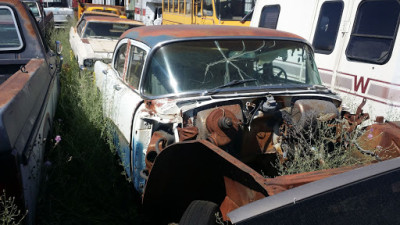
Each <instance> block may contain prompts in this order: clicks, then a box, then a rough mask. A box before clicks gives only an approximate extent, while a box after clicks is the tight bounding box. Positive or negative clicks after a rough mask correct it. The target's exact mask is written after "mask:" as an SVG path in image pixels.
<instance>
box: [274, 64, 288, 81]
mask: <svg viewBox="0 0 400 225" xmlns="http://www.w3.org/2000/svg"><path fill="white" fill-rule="evenodd" d="M272 72H273V75H274V78H281V76H282V74H283V75H284V76H285V80H287V74H286V71H285V70H284V69H282V67H279V66H272Z"/></svg>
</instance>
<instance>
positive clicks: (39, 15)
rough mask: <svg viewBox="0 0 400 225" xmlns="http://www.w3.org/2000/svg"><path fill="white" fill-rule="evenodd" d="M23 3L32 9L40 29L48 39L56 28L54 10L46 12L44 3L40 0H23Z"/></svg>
mask: <svg viewBox="0 0 400 225" xmlns="http://www.w3.org/2000/svg"><path fill="white" fill-rule="evenodd" d="M22 2H23V3H25V5H26V6H27V7H28V8H29V9H30V10H31V12H32V14H33V16H34V17H35V19H36V21H37V22H38V25H39V28H40V31H41V32H42V34H43V35H44V37H45V38H46V39H47V38H49V37H50V34H51V31H52V30H53V29H54V15H53V13H52V12H48V13H46V12H45V11H44V9H43V6H42V3H41V2H40V1H39V0H23V1H22Z"/></svg>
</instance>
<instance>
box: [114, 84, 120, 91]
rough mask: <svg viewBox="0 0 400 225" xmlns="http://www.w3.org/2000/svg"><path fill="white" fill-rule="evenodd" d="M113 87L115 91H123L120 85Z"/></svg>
mask: <svg viewBox="0 0 400 225" xmlns="http://www.w3.org/2000/svg"><path fill="white" fill-rule="evenodd" d="M113 87H114V89H115V90H117V91H119V90H121V86H120V85H119V84H114V86H113Z"/></svg>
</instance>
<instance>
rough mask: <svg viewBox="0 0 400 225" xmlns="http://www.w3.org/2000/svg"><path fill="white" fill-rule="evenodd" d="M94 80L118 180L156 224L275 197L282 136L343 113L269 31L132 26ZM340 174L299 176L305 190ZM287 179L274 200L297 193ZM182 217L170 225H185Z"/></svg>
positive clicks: (297, 51) (287, 43)
mask: <svg viewBox="0 0 400 225" xmlns="http://www.w3.org/2000/svg"><path fill="white" fill-rule="evenodd" d="M291 54H293V55H296V56H297V57H296V59H294V58H290V57H288V55H291ZM94 73H95V77H96V85H97V87H98V89H99V90H100V92H101V93H102V96H103V111H104V115H105V117H107V118H108V119H109V120H110V121H111V123H112V125H111V126H112V128H113V131H114V139H115V140H114V141H115V143H116V146H117V151H118V154H119V156H120V158H121V161H122V164H123V166H124V169H125V171H126V174H127V175H128V176H129V178H131V179H132V181H133V184H134V187H135V189H136V190H138V191H139V192H140V193H142V196H143V205H144V208H145V209H147V210H148V212H149V214H150V216H151V218H153V219H156V220H164V221H162V222H164V224H165V223H166V222H178V221H179V219H180V217H181V216H182V214H183V212H184V211H185V209H186V208H188V209H190V208H195V209H196V207H192V205H191V202H194V204H195V205H197V203H198V202H197V200H202V201H205V202H207V204H209V203H210V204H212V207H213V209H216V210H220V211H221V214H222V217H223V220H228V217H227V216H226V215H227V213H228V212H230V211H232V210H233V209H235V208H238V207H239V206H242V205H246V204H248V203H250V202H252V201H255V200H257V199H261V198H263V197H265V196H269V195H273V194H274V193H276V190H277V189H275V186H273V185H271V183H273V182H272V181H271V182H270V181H269V180H268V178H265V176H267V177H274V176H277V171H276V168H275V169H274V167H272V166H271V165H272V164H273V163H274V162H276V161H275V160H277V159H283V158H285V157H287V155H294V154H293V153H292V151H294V149H295V148H294V147H293V146H294V145H296V146H297V147H300V146H299V144H296V143H295V142H296V140H297V139H296V138H294V136H291V135H289V134H291V133H297V134H304V133H303V132H306V131H307V130H308V127H310V126H312V124H313V123H314V122H315V121H317V120H324V121H326V122H327V123H329V124H330V123H331V122H333V121H336V120H335V118H342V117H341V115H343V114H344V112H342V111H341V107H340V104H341V99H340V98H339V97H337V96H336V95H335V94H333V93H332V92H330V91H329V90H328V89H327V88H325V87H324V86H322V85H321V81H320V78H319V74H318V71H317V68H316V66H315V63H314V59H313V52H312V48H311V46H309V45H308V44H307V42H306V41H305V40H304V39H302V38H300V37H299V36H296V35H293V34H290V33H284V32H278V31H275V30H270V29H258V28H245V27H233V26H223V27H221V26H206V25H204V26H197V25H175V26H173V25H171V26H157V27H155V26H147V27H139V28H135V29H132V30H130V31H128V32H126V33H124V35H123V36H121V39H120V41H119V42H118V44H117V45H116V48H115V50H114V56H113V59H112V62H111V66H110V65H108V64H105V63H103V62H101V61H97V62H96V63H95V67H94ZM360 114H362V113H360ZM346 115H347V114H346ZM348 116H349V118H353V119H354V118H357V119H356V120H351V121H349V124H352V125H351V126H352V127H353V128H355V126H357V122H356V121H357V120H358V119H359V118H360V117H362V116H361V115H348ZM317 118H319V119H317ZM324 118H325V119H324ZM346 118H347V117H346ZM343 119H344V118H343ZM313 121H314V122H313ZM344 121H347V120H346V119H344ZM358 124H359V123H358ZM331 125H332V126H335V125H333V124H331ZM385 126H386V125H385ZM338 129H339V128H338ZM394 130H395V129H394ZM338 132H339V131H338ZM341 132H349V130H341ZM341 132H339V133H341ZM371 135H372V134H371ZM381 136H384V137H385V138H383V139H385V141H386V142H385V143H391V142H390V141H388V140H386V138H391V137H393V136H391V135H386V134H382V135H381ZM394 136H396V135H394ZM383 139H382V141H383ZM391 140H392V139H391ZM393 140H394V138H393ZM374 143H375V142H374ZM396 143H398V142H396ZM375 144H378V143H377V142H376V143H375ZM310 148H311V147H310ZM384 148H385V149H386V145H385V147H384ZM349 169H350V168H345V169H343V168H340V169H336V170H326V171H318V173H314V174H311V175H310V174H299V175H298V176H299V177H302V178H305V177H306V178H307V179H306V181H304V179H303V180H302V182H303V183H302V184H304V182H305V183H307V182H311V181H314V180H316V179H321V178H323V177H327V176H331V175H333V174H337V173H340V172H343V171H346V170H349ZM316 174H317V175H316ZM295 178H296V176H295ZM295 178H293V179H291V180H285V181H286V186H283V187H280V189H279V190H283V189H285V188H286V189H288V188H291V187H295V186H298V185H299V183H298V182H297V181H298V179H295ZM296 182H297V183H296ZM210 215H212V216H214V214H209V215H207V216H205V217H206V219H210V218H209V217H208V216H210ZM185 218H187V217H183V220H181V222H180V223H179V224H191V222H193V221H190V220H189V221H188V220H186V219H185ZM190 218H195V219H196V220H197V219H198V218H204V215H202V216H200V215H197V216H196V217H195V216H193V217H190ZM214 219H215V218H214ZM214 221H215V220H214ZM159 222H160V221H159ZM185 222H186V223H185Z"/></svg>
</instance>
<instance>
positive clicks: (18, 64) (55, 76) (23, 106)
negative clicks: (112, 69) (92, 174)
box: [0, 0, 62, 224]
mask: <svg viewBox="0 0 400 225" xmlns="http://www.w3.org/2000/svg"><path fill="white" fill-rule="evenodd" d="M0 21H1V26H0V34H1V36H2V38H1V39H0V68H1V69H0V190H1V191H3V190H5V192H6V195H7V196H13V197H15V203H16V204H17V206H18V207H19V209H20V210H21V212H24V211H25V210H28V215H27V216H26V218H25V220H26V221H25V222H26V223H27V224H32V223H33V221H34V216H35V205H36V202H37V195H38V190H39V184H40V177H41V168H42V166H41V165H42V162H43V155H44V151H45V145H46V138H47V136H48V134H49V133H50V131H51V127H52V121H53V117H54V113H55V109H56V105H57V98H58V94H59V87H60V81H59V71H60V68H61V65H62V56H61V55H60V52H61V45H60V44H59V42H56V46H57V53H54V52H53V51H52V50H50V48H49V47H48V46H47V45H46V44H45V42H44V41H43V39H42V38H41V35H40V30H39V28H38V26H37V24H36V22H35V18H34V17H33V16H32V14H31V13H30V12H29V9H28V7H25V6H24V4H23V3H22V2H21V1H19V0H0Z"/></svg>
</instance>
